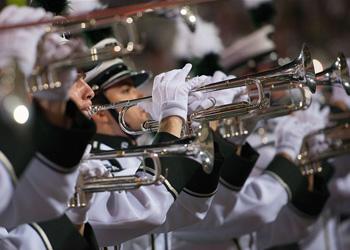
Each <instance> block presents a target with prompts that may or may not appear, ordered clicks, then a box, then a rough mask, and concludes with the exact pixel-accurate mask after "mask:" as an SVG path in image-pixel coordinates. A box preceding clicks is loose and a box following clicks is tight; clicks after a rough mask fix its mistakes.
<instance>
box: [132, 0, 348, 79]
mask: <svg viewBox="0 0 350 250" xmlns="http://www.w3.org/2000/svg"><path fill="white" fill-rule="evenodd" d="M273 4H274V8H275V16H274V18H273V19H272V20H271V23H272V24H273V25H274V26H275V32H274V34H273V36H272V40H273V41H274V42H275V45H276V51H277V53H278V55H279V57H282V58H284V57H290V58H292V59H293V58H295V57H297V56H298V54H299V51H300V49H301V46H302V44H303V43H306V44H307V45H308V47H309V49H310V51H311V53H312V57H313V58H315V59H318V60H319V61H320V62H321V63H322V64H323V65H324V66H328V65H329V64H331V63H332V62H333V61H334V60H335V57H336V56H337V53H338V52H344V54H345V55H346V56H350V43H349V41H350V1H348V0H334V1H329V0H308V1H303V0H275V1H274V2H273ZM196 11H197V13H198V15H199V16H201V17H202V18H203V19H204V20H206V21H208V22H213V23H214V24H215V25H216V26H217V28H218V30H219V36H220V38H221V40H222V42H223V44H224V46H229V45H230V44H232V43H234V42H235V41H237V40H238V39H240V38H242V37H243V36H245V35H248V34H250V33H251V32H253V31H254V30H255V29H256V27H255V25H254V23H253V21H252V18H251V15H250V13H249V11H248V10H247V8H246V6H245V5H244V3H243V1H239V0H218V1H214V2H211V3H205V4H200V5H197V6H196ZM137 25H138V28H139V30H140V31H141V35H142V38H143V40H144V43H145V49H144V51H143V52H142V53H141V54H139V55H137V56H133V57H132V59H133V61H134V63H135V66H136V67H137V68H138V69H147V70H151V71H152V72H153V73H154V74H157V73H160V72H164V71H167V70H169V69H173V68H176V67H177V66H178V65H177V62H176V59H175V58H174V55H173V53H172V51H173V49H172V48H173V43H174V38H175V36H176V29H175V22H174V20H172V19H164V18H159V17H154V16H147V15H145V16H144V17H142V18H141V19H140V20H139V21H138V23H137ZM203 43H206V41H205V40H204V39H203ZM232 56H234V55H232ZM233 73H239V72H233Z"/></svg>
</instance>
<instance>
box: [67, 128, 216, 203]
mask: <svg viewBox="0 0 350 250" xmlns="http://www.w3.org/2000/svg"><path fill="white" fill-rule="evenodd" d="M176 156H180V157H187V158H191V159H193V160H195V161H197V162H199V163H200V164H201V165H202V167H203V171H204V172H206V173H208V174H209V173H211V171H212V169H213V165H214V143H213V137H212V133H211V131H210V130H209V127H208V126H207V125H203V126H201V127H200V129H199V130H198V132H197V133H196V135H195V136H189V137H186V138H183V139H181V140H180V141H170V142H166V143H162V144H159V145H149V146H141V147H135V148H131V149H127V150H111V151H104V152H99V153H96V154H90V156H89V157H88V158H87V160H93V159H95V160H96V159H97V160H107V159H114V158H127V157H143V158H150V159H151V160H152V161H153V164H154V170H153V171H152V172H154V175H153V176H152V177H147V176H137V175H128V176H115V177H103V178H90V179H88V180H84V181H83V184H82V185H79V186H76V192H75V194H74V197H73V198H71V200H70V202H69V204H68V206H69V207H84V206H86V199H85V196H86V193H95V192H105V191H109V192H112V191H122V190H130V189H136V188H138V187H140V186H145V185H153V184H157V183H160V182H163V181H164V180H165V178H164V177H163V176H162V175H161V173H162V168H164V169H165V171H164V172H165V173H166V166H163V167H162V166H161V163H160V160H159V158H160V157H176ZM165 177H166V176H165Z"/></svg>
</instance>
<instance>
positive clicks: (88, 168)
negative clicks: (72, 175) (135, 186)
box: [66, 145, 112, 225]
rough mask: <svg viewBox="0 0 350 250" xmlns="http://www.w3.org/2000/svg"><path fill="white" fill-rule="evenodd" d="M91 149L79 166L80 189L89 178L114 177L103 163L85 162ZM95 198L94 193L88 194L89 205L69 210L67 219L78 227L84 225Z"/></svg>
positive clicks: (87, 202)
mask: <svg viewBox="0 0 350 250" xmlns="http://www.w3.org/2000/svg"><path fill="white" fill-rule="evenodd" d="M90 149H91V147H90V145H89V146H88V147H87V149H86V151H85V154H84V156H83V162H82V163H81V164H80V166H79V176H78V179H77V184H76V185H77V186H78V187H79V186H81V185H83V184H84V181H85V180H87V179H89V178H93V177H111V176H112V174H111V173H110V172H109V171H108V169H107V168H106V167H105V166H104V165H103V163H102V161H100V160H88V161H86V160H84V158H86V156H87V155H88V152H90ZM94 197H95V196H94V194H93V193H86V195H85V201H86V204H87V205H86V206H85V207H76V208H69V209H68V210H67V211H66V215H67V217H68V218H69V219H70V220H71V221H72V222H73V223H74V224H76V225H81V224H84V223H85V222H86V221H87V219H88V216H87V213H88V210H89V209H90V207H91V205H92V203H93V200H94Z"/></svg>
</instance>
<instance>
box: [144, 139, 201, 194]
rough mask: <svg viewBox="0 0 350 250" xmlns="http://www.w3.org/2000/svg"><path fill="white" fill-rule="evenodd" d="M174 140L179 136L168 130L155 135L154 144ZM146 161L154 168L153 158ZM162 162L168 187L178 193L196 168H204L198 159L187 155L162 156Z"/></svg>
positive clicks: (148, 165)
mask: <svg viewBox="0 0 350 250" xmlns="http://www.w3.org/2000/svg"><path fill="white" fill-rule="evenodd" d="M174 140H179V138H177V137H176V136H174V135H172V134H169V133H166V132H159V133H157V134H156V136H155V139H154V141H153V145H154V144H161V143H162V142H168V141H174ZM145 163H146V166H147V167H149V168H152V169H154V167H153V162H152V160H150V159H146V160H145ZM160 163H161V165H162V175H163V176H164V177H165V178H166V182H165V183H168V184H170V186H168V187H167V188H170V189H174V191H176V193H180V191H181V190H182V189H183V188H184V187H185V186H186V184H187V183H188V182H189V180H190V179H191V178H192V176H193V174H194V173H195V172H196V170H197V169H199V168H202V166H201V165H200V164H199V163H197V162H196V161H194V160H192V159H189V158H185V157H161V158H160ZM166 185H167V184H166Z"/></svg>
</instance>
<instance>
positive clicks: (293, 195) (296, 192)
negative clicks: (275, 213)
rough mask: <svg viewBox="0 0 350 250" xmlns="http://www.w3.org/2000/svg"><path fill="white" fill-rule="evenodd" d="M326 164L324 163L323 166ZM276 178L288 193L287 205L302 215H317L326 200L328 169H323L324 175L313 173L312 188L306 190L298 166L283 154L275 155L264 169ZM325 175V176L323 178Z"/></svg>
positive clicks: (304, 181) (305, 181)
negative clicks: (311, 189) (288, 201)
mask: <svg viewBox="0 0 350 250" xmlns="http://www.w3.org/2000/svg"><path fill="white" fill-rule="evenodd" d="M327 167H328V166H326V165H325V168H327ZM265 172H266V173H267V174H270V175H271V176H272V177H274V178H275V179H276V180H278V181H279V182H280V183H281V184H282V185H283V186H284V187H285V188H286V190H287V192H288V194H289V200H290V203H289V206H291V207H292V208H294V209H296V210H297V212H298V213H299V214H301V215H303V216H309V217H315V216H318V215H319V214H320V213H321V212H322V210H323V207H324V205H325V203H326V202H327V199H328V197H329V191H328V189H327V179H329V178H330V177H329V176H330V173H329V172H330V171H329V170H327V169H326V170H325V172H327V173H325V174H324V175H322V174H316V175H314V190H313V191H312V192H310V191H309V190H308V181H307V178H306V177H305V176H303V175H302V174H301V172H300V169H299V167H298V166H296V165H295V164H294V163H292V162H291V161H289V160H287V159H286V158H284V157H283V156H279V155H277V156H275V158H274V159H273V160H272V162H271V163H270V164H269V166H268V167H267V170H266V171H265ZM325 176H326V178H325Z"/></svg>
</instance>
